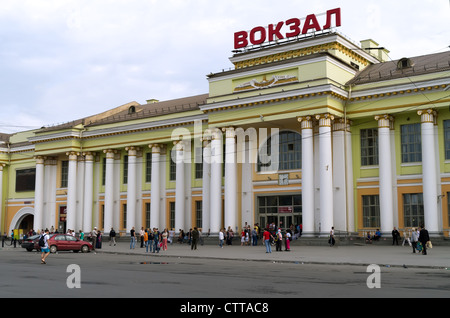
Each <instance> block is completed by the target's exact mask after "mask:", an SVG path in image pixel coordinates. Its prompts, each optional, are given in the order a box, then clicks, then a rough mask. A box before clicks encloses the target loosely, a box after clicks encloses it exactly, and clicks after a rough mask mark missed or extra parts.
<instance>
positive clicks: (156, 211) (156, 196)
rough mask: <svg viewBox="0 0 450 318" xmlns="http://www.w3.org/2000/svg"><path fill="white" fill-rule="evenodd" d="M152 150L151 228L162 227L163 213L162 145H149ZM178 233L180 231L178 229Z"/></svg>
mask: <svg viewBox="0 0 450 318" xmlns="http://www.w3.org/2000/svg"><path fill="white" fill-rule="evenodd" d="M149 147H150V148H151V149H152V175H151V187H152V188H151V203H150V228H154V227H158V228H159V227H160V220H159V217H160V211H161V208H160V207H161V202H160V201H161V187H160V184H161V173H160V161H161V147H162V146H161V145H159V144H152V145H149ZM176 230H177V231H178V229H176Z"/></svg>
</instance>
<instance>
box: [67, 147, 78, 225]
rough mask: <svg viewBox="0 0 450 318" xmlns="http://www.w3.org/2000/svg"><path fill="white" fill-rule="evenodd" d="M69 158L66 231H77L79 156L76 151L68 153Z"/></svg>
mask: <svg viewBox="0 0 450 318" xmlns="http://www.w3.org/2000/svg"><path fill="white" fill-rule="evenodd" d="M66 154H67V156H69V173H68V177H67V179H68V182H67V216H66V230H69V229H70V230H76V229H75V227H76V221H77V164H78V154H77V153H76V152H74V151H72V152H68V153H66Z"/></svg>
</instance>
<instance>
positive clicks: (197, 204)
mask: <svg viewBox="0 0 450 318" xmlns="http://www.w3.org/2000/svg"><path fill="white" fill-rule="evenodd" d="M202 215H203V210H202V201H195V217H196V223H195V224H196V226H197V227H198V228H201V227H202V223H203V219H202Z"/></svg>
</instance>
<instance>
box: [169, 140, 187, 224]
mask: <svg viewBox="0 0 450 318" xmlns="http://www.w3.org/2000/svg"><path fill="white" fill-rule="evenodd" d="M174 145H175V146H174V150H175V164H176V169H177V170H176V184H175V187H176V188H175V231H178V230H180V229H181V230H184V231H186V230H187V229H185V228H184V227H185V224H184V217H185V215H184V213H185V210H184V207H185V202H184V201H185V193H184V192H185V191H184V190H185V189H184V144H183V141H181V140H180V141H175V142H174ZM172 151H173V150H172ZM172 155H173V154H172Z"/></svg>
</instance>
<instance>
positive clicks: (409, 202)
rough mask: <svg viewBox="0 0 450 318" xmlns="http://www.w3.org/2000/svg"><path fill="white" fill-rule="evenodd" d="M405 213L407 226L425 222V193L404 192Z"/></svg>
mask: <svg viewBox="0 0 450 318" xmlns="http://www.w3.org/2000/svg"><path fill="white" fill-rule="evenodd" d="M403 214H404V222H405V227H417V226H419V225H421V224H423V223H424V221H425V217H424V210H423V194H422V193H404V194H403Z"/></svg>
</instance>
